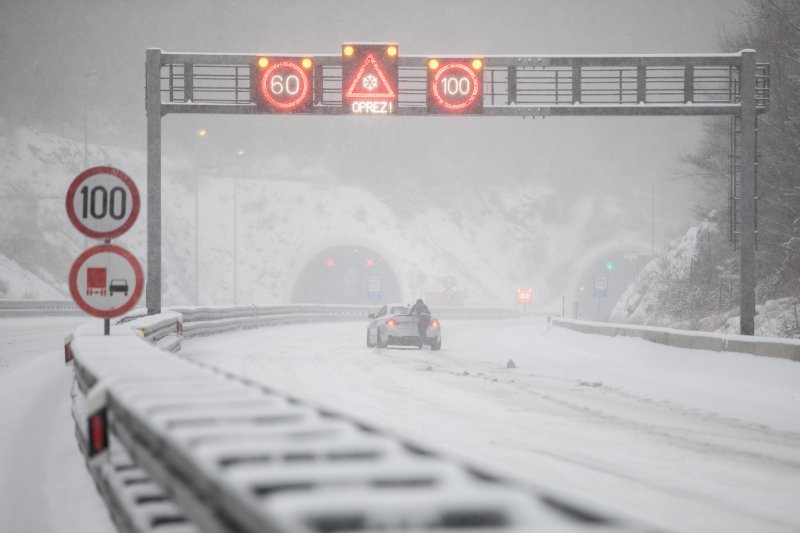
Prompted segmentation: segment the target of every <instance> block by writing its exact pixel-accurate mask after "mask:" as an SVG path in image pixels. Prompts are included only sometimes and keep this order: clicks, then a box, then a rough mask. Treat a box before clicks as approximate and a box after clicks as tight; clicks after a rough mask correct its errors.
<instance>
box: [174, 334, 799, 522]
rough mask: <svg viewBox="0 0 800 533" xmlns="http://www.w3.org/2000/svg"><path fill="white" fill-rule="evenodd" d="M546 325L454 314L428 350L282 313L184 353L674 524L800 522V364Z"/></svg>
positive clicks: (528, 477) (535, 480) (527, 477)
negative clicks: (380, 344) (373, 345)
mask: <svg viewBox="0 0 800 533" xmlns="http://www.w3.org/2000/svg"><path fill="white" fill-rule="evenodd" d="M545 330H546V326H545V324H544V322H543V321H538V322H532V321H514V322H491V321H489V322H486V321H484V322H481V321H470V322H467V321H455V320H454V321H448V322H446V324H445V325H444V330H443V331H444V337H443V339H444V346H443V349H442V351H441V352H439V353H433V352H430V351H428V350H424V351H417V350H416V349H403V348H398V349H391V348H390V349H384V350H377V349H370V348H366V347H365V345H364V336H365V324H362V323H358V322H352V323H339V324H317V325H300V326H281V327H274V328H266V329H261V330H253V331H247V332H237V333H232V334H226V335H220V336H215V337H210V338H202V339H198V340H193V341H189V342H186V343H185V345H184V349H183V352H182V353H183V355H184V356H187V357H190V358H192V359H197V360H202V361H204V362H207V363H211V364H214V365H216V366H220V367H224V368H225V369H227V370H229V371H232V372H235V373H237V374H241V375H244V376H246V377H248V378H251V379H255V380H258V381H261V382H263V383H265V384H268V385H270V386H272V387H274V388H277V389H280V390H283V391H286V392H289V393H291V394H294V395H296V396H298V397H301V398H307V399H310V400H313V401H315V402H317V403H318V404H320V405H324V406H325V407H326V408H330V409H333V410H339V411H342V412H344V413H348V414H351V415H353V416H355V417H357V418H360V419H362V420H364V421H367V422H369V423H372V424H375V425H378V426H381V427H384V428H389V429H391V430H394V431H397V432H399V433H402V434H404V435H409V436H410V437H412V438H414V439H417V440H419V441H421V442H423V443H426V444H428V445H433V446H434V447H437V448H439V449H442V450H446V451H448V452H450V453H455V454H458V455H461V456H464V457H468V458H469V459H470V460H472V461H475V462H479V463H481V464H484V465H487V466H489V467H491V468H492V469H494V470H495V471H501V472H505V473H507V474H509V475H511V476H513V477H515V478H517V479H522V480H524V481H526V482H530V483H532V484H536V485H540V486H547V487H556V488H558V489H560V490H563V491H565V492H568V493H572V494H577V495H579V496H581V497H583V498H586V499H589V500H594V501H599V502H603V503H604V504H606V505H607V504H611V505H613V506H616V507H617V508H619V509H623V510H624V512H626V513H628V514H634V515H637V516H640V517H643V518H645V519H647V520H648V521H655V522H656V523H658V524H661V525H664V526H666V527H668V528H669V529H673V530H684V531H796V530H797V529H798V528H800V510H798V508H797V505H796V500H795V495H796V494H797V491H798V489H800V392H798V391H800V365H798V364H797V363H794V362H790V361H785V360H777V359H770V358H759V357H753V356H749V355H743V354H731V353H725V354H719V353H713V352H705V351H692V350H682V349H676V348H670V347H666V346H661V345H655V344H652V343H648V342H646V341H643V340H639V339H622V338H615V339H613V338H606V337H598V336H589V335H582V334H579V333H574V332H570V331H565V330H561V329H558V328H553V329H552V330H551V331H549V332H548V333H546V334H545ZM509 359H512V360H513V361H514V363H515V365H516V368H507V362H508V361H509Z"/></svg>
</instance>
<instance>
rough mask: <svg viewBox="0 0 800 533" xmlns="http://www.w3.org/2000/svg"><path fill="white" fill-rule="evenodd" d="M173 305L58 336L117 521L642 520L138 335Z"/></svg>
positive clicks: (239, 528) (543, 524) (400, 523)
mask: <svg viewBox="0 0 800 533" xmlns="http://www.w3.org/2000/svg"><path fill="white" fill-rule="evenodd" d="M172 313H174V314H177V313H176V312H175V311H173V312H172ZM174 314H167V313H165V315H167V316H164V317H161V316H160V315H158V316H153V317H148V320H150V321H151V322H149V323H145V322H144V321H143V319H141V318H140V319H138V321H131V322H127V323H118V324H115V325H114V326H113V327H112V330H111V336H103V335H102V328H101V327H100V324H98V323H97V321H95V322H94V323H90V324H86V325H84V326H82V327H81V328H79V329H78V330H76V331H75V333H74V334H73V335H71V336H70V337H69V338H68V340H69V343H70V344H69V346H68V347H67V348H68V352H69V353H71V354H72V355H73V359H72V360H73V364H74V372H75V383H76V386H75V387H74V393H73V397H74V398H73V416H74V418H75V422H76V435H77V437H78V441H79V443H80V447H81V449H82V450H83V451H84V453H85V455H86V458H87V464H88V466H89V469H90V471H91V473H92V475H93V476H94V477H95V480H96V482H97V486H98V488H99V489H100V491H101V493H102V494H103V496H104V498H105V499H106V502H107V505H108V507H109V510H110V512H111V514H112V517H113V519H114V521H115V523H116V524H117V526H118V527H119V529H120V530H121V531H124V532H137V533H138V532H156V531H158V532H174V533H177V532H179V531H180V532H182V533H187V532H194V531H204V532H211V531H213V532H225V531H230V532H237V533H247V532H254V533H255V532H277V533H283V532H287V533H288V532H291V533H322V532H339V531H341V532H344V531H348V532H357V531H361V532H369V531H371V532H377V531H445V530H446V531H462V530H466V531H486V532H488V531H504V532H505V531H514V532H518V533H522V532H530V531H535V530H536V531H556V530H558V531H645V530H647V528H644V527H642V526H640V525H638V524H634V523H633V522H629V521H627V520H621V519H617V518H612V517H611V516H610V514H607V513H605V512H603V511H601V510H599V509H597V508H595V506H590V505H587V504H585V503H576V502H575V501H572V499H571V498H566V497H564V496H560V495H556V494H555V493H553V492H552V491H548V490H543V489H539V488H531V486H529V485H524V486H523V485H521V484H519V483H517V482H513V481H510V480H507V479H502V478H500V477H497V476H495V475H493V474H491V473H488V472H486V471H484V470H482V469H479V468H475V467H474V466H471V465H469V464H465V463H464V462H463V461H460V460H456V459H454V458H452V457H449V456H447V455H446V454H443V453H441V452H436V451H433V450H430V449H427V448H426V447H425V446H421V445H420V444H419V443H415V442H411V441H408V440H406V439H403V438H402V437H399V436H397V435H393V434H389V433H387V432H385V431H382V430H381V429H379V428H375V427H371V426H369V425H366V424H363V423H361V422H359V421H357V420H354V419H352V418H350V417H347V416H345V415H342V414H338V413H336V412H335V410H334V409H333V408H332V407H330V408H329V407H325V408H323V407H320V406H315V405H311V404H309V403H306V402H304V401H302V400H300V399H298V398H295V397H293V396H291V395H289V394H286V393H284V392H281V391H277V390H273V389H270V388H267V387H264V386H261V385H258V384H255V383H252V382H249V381H247V380H245V379H243V378H240V377H237V376H234V375H231V374H227V373H225V372H224V371H221V370H219V369H216V368H212V367H208V366H204V365H201V364H198V363H196V362H193V361H191V360H188V359H185V358H182V357H180V356H179V355H176V354H171V353H167V352H164V351H162V350H159V349H157V348H156V347H155V346H154V345H151V344H150V343H148V342H143V341H142V338H141V337H142V333H141V331H140V330H145V331H146V332H147V333H145V334H144V335H145V336H147V335H149V336H150V338H151V339H153V338H155V336H157V333H155V332H157V331H163V330H164V328H165V327H166V329H167V330H168V329H169V328H168V327H167V326H165V324H169V323H171V321H174V320H175V316H174ZM212 315H213V313H212ZM210 316H211V315H207V316H206V318H209V317H210ZM183 318H184V319H185V318H186V316H185V315H184V317H183ZM240 318H243V317H240ZM162 319H163V320H162ZM172 323H173V324H174V322H172ZM162 338H163V337H162Z"/></svg>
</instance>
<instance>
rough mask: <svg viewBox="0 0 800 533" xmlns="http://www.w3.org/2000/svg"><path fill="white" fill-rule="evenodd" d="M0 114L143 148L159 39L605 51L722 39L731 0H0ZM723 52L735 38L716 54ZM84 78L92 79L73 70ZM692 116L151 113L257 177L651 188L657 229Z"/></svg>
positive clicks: (210, 45) (276, 49) (635, 196)
mask: <svg viewBox="0 0 800 533" xmlns="http://www.w3.org/2000/svg"><path fill="white" fill-rule="evenodd" d="M0 1H1V2H2V3H0V72H1V73H2V76H0V105H2V108H0V115H4V116H10V117H11V118H12V119H13V123H15V124H23V125H26V124H36V123H40V124H43V125H45V127H48V128H52V129H54V130H55V131H57V132H58V133H60V134H64V135H67V136H71V137H73V138H76V139H82V134H83V129H82V128H83V113H84V106H86V105H87V103H88V110H89V112H88V114H89V125H90V126H89V135H90V142H91V141H94V142H101V141H102V142H105V143H110V144H119V145H124V146H128V147H134V148H137V149H144V146H145V127H144V126H145V114H144V57H145V49H146V48H148V47H159V48H162V49H163V50H165V51H171V52H177V51H191V52H244V53H281V52H283V53H309V54H313V53H325V54H332V53H337V52H338V50H339V45H340V43H341V42H343V41H396V42H398V43H399V45H400V53H401V54H465V55H472V54H476V55H478V54H484V55H488V54H531V55H534V54H581V53H591V54H604V53H608V54H614V53H695V52H715V51H723V50H720V48H719V44H718V43H719V38H720V36H721V35H723V34H727V33H735V32H736V31H737V23H736V20H737V19H736V11H737V10H741V8H742V1H741V0H735V1H725V0H566V1H564V0H549V1H544V0H540V1H483V2H480V1H457V0H446V1H434V2H422V1H395V2H384V1H364V0H347V1H337V2H333V1H316V2H313V1H304V2H269V1H261V2H256V1H236V0H234V1H227V2H217V1H215V2H212V1H209V0H205V1H200V2H188V1H184V0H172V1H168V2H166V1H146V2H125V1H121V0H110V1H108V0H106V1H102V0H93V1H89V0H78V1H69V2H57V1H50V2H47V1H42V0H31V1H23V0H0ZM724 51H734V50H724ZM90 72H96V73H97V74H96V75H89V76H87V75H86V74H87V73H90ZM702 120H703V119H698V118H676V117H665V118H642V117H637V118H600V117H594V118H574V117H572V118H553V117H551V118H548V119H546V120H542V119H536V120H531V119H530V118H528V119H525V120H522V119H520V118H500V117H483V118H480V117H478V118H475V117H449V118H448V117H437V118H431V117H429V118H421V117H386V118H377V119H376V118H375V117H368V118H367V117H264V116H254V117H225V116H216V117H208V116H168V117H166V118H165V119H164V120H163V128H164V157H165V158H169V157H193V154H195V153H196V138H195V137H196V131H197V128H198V127H201V126H202V127H204V128H207V129H208V131H209V136H208V138H207V139H206V140H205V141H204V142H205V145H204V148H203V152H204V157H206V158H207V160H209V161H223V162H224V161H226V160H231V159H233V158H232V154H233V153H234V152H235V150H237V149H239V148H243V149H245V150H246V152H247V154H248V161H249V162H250V164H251V167H258V168H264V169H265V171H266V172H268V170H269V166H270V165H274V158H275V156H276V155H279V156H280V157H281V158H283V160H285V161H288V162H289V166H290V167H294V168H298V169H299V168H305V167H312V168H320V169H323V172H326V173H329V176H328V177H327V179H330V180H335V181H342V182H347V181H348V180H349V179H350V177H353V176H358V177H359V180H358V181H360V182H363V180H364V177H365V176H368V177H369V179H370V180H371V181H373V182H374V184H375V186H376V187H378V186H381V185H382V184H386V183H387V182H388V183H392V182H393V181H394V180H411V181H414V180H418V179H420V178H422V179H424V180H430V179H436V178H437V176H442V175H443V174H445V173H446V174H447V177H448V178H449V179H450V180H452V179H455V178H457V179H458V180H459V183H461V180H463V183H464V185H468V184H470V183H477V182H481V181H487V182H492V183H507V184H509V185H514V184H530V183H541V184H545V185H547V186H552V187H556V188H559V187H563V191H564V192H563V194H564V195H566V196H568V195H574V196H581V195H584V196H598V197H600V196H602V195H607V194H610V195H626V197H627V195H632V196H631V198H632V201H631V202H628V203H630V204H631V205H632V206H633V207H632V208H633V209H644V205H645V204H647V209H648V210H649V202H647V201H646V200H647V199H648V197H649V193H650V190H651V182H652V183H655V188H656V191H657V194H658V196H659V200H658V211H659V213H658V215H657V218H658V219H659V223H658V226H659V234H660V235H661V238H662V239H666V238H668V237H669V236H672V237H674V236H675V235H674V232H677V231H680V230H681V229H683V228H684V227H685V226H686V225H688V223H689V218H688V212H689V207H690V204H691V201H688V200H689V199H691V198H693V195H694V190H693V188H692V187H691V186H690V184H689V182H687V181H685V180H680V179H678V177H679V176H680V175H682V174H684V173H685V169H684V167H683V165H682V164H681V162H680V160H679V159H680V157H681V156H682V155H684V154H686V153H688V152H690V151H691V150H692V149H693V145H694V143H695V142H696V141H697V139H698V138H699V136H700V134H701V126H702Z"/></svg>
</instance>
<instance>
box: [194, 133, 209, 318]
mask: <svg viewBox="0 0 800 533" xmlns="http://www.w3.org/2000/svg"><path fill="white" fill-rule="evenodd" d="M207 135H208V132H207V131H206V130H205V128H200V129H199V130H198V131H197V139H204V138H205V137H206V136H207ZM195 147H196V149H195V177H194V304H195V305H200V163H199V156H200V152H201V150H200V145H199V142H198V141H197V140H195Z"/></svg>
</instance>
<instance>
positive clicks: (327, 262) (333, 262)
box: [325, 257, 336, 268]
mask: <svg viewBox="0 0 800 533" xmlns="http://www.w3.org/2000/svg"><path fill="white" fill-rule="evenodd" d="M325 266H326V267H328V268H333V267H335V266H336V260H335V259H334V258H332V257H329V258H327V259H326V260H325Z"/></svg>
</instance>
